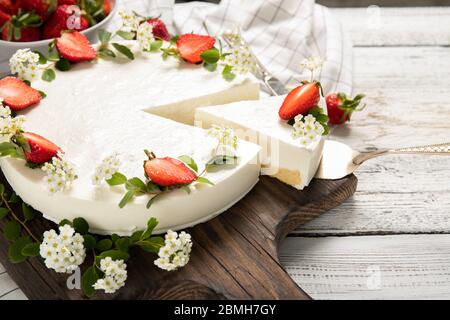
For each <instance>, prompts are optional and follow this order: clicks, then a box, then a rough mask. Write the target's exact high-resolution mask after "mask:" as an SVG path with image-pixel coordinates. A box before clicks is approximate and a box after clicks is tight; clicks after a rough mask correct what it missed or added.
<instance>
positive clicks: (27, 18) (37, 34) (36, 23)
mask: <svg viewBox="0 0 450 320" xmlns="http://www.w3.org/2000/svg"><path fill="white" fill-rule="evenodd" d="M2 16H3V19H6V18H7V16H6V15H2ZM41 25H42V18H41V17H40V16H39V15H37V14H34V13H31V12H22V11H21V10H19V12H18V13H17V14H16V15H13V16H10V17H9V18H8V20H7V21H6V22H4V23H3V26H2V33H1V38H2V40H5V41H16V42H28V41H38V40H40V39H41V29H40V26H41Z"/></svg>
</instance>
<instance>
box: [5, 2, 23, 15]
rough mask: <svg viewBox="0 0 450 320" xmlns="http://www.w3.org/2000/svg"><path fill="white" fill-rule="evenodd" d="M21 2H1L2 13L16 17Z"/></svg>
mask: <svg viewBox="0 0 450 320" xmlns="http://www.w3.org/2000/svg"><path fill="white" fill-rule="evenodd" d="M19 1H20V0H0V11H3V12H4V13H7V14H9V15H15V14H16V13H17V11H18V9H19V5H20V3H19Z"/></svg>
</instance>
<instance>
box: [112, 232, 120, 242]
mask: <svg viewBox="0 0 450 320" xmlns="http://www.w3.org/2000/svg"><path fill="white" fill-rule="evenodd" d="M119 239H120V236H119V235H118V234H117V233H113V234H112V235H111V240H112V242H114V243H115V242H116V241H117V240H119Z"/></svg>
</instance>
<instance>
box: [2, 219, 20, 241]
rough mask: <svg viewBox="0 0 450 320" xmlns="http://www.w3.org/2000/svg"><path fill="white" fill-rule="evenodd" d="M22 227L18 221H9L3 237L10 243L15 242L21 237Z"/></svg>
mask: <svg viewBox="0 0 450 320" xmlns="http://www.w3.org/2000/svg"><path fill="white" fill-rule="evenodd" d="M21 231H22V227H21V226H20V223H18V222H17V221H16V220H11V221H9V222H8V223H7V224H6V225H5V228H4V229H3V235H4V236H5V238H6V239H7V240H9V241H14V240H16V239H18V238H19V237H20V232H21Z"/></svg>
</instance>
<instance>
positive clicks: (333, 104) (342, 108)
mask: <svg viewBox="0 0 450 320" xmlns="http://www.w3.org/2000/svg"><path fill="white" fill-rule="evenodd" d="M362 98H364V95H362V94H358V95H356V96H355V97H354V98H353V99H351V98H348V97H347V95H346V94H345V93H330V94H329V95H327V97H326V98H325V101H326V103H327V109H328V117H329V118H330V120H329V122H330V123H331V124H341V123H344V122H347V121H350V118H351V116H352V113H353V112H354V111H360V110H362V109H363V108H364V106H363V107H362V108H359V109H358V106H359V104H360V102H361V99H362Z"/></svg>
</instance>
